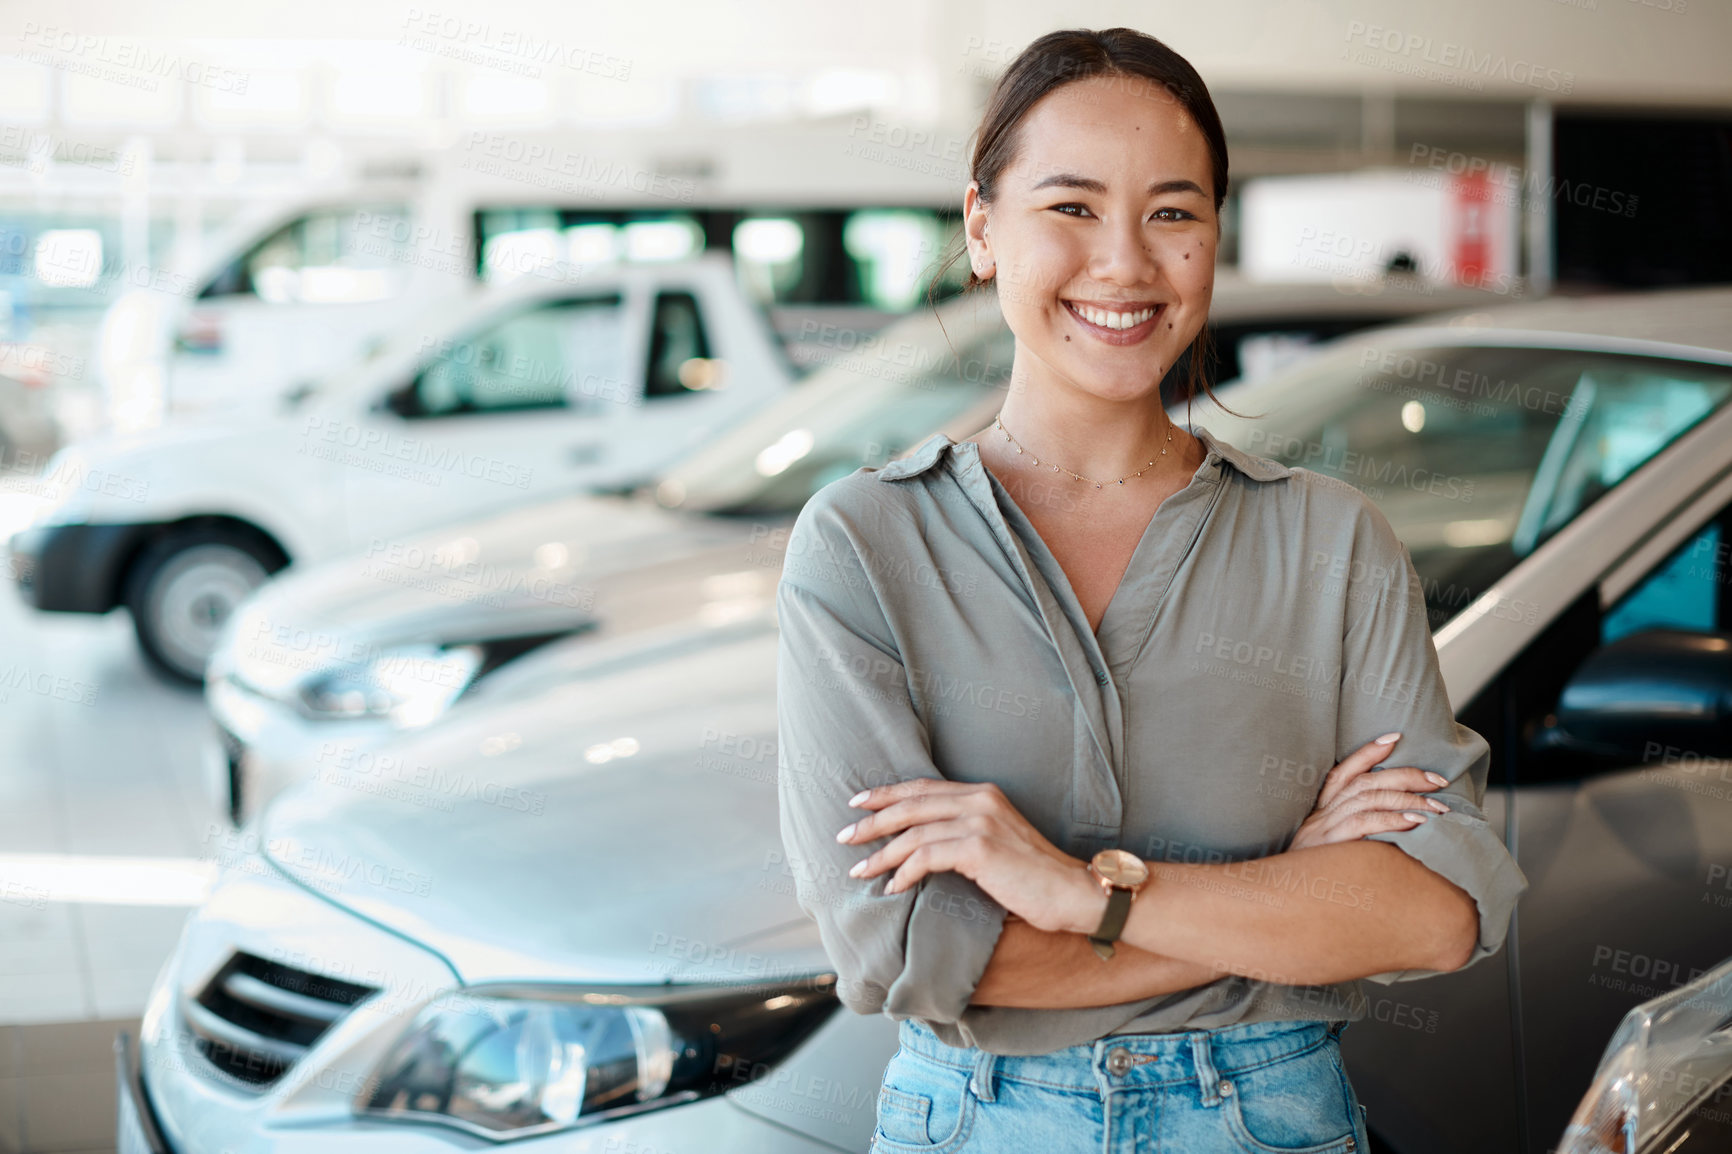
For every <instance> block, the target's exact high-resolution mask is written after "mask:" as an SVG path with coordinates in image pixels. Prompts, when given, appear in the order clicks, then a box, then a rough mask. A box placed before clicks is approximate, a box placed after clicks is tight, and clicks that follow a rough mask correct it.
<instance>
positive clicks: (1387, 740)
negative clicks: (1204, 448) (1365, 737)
mask: <svg viewBox="0 0 1732 1154" xmlns="http://www.w3.org/2000/svg"><path fill="white" fill-rule="evenodd" d="M1399 740H1401V734H1399V733H1386V734H1384V735H1383V736H1382V737H1380V738H1378V739H1377V740H1376V741H1374V742H1372V744H1373V745H1394V744H1395V743H1396V742H1397V741H1399Z"/></svg>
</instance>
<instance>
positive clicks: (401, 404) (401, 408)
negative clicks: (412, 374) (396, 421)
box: [373, 379, 421, 417]
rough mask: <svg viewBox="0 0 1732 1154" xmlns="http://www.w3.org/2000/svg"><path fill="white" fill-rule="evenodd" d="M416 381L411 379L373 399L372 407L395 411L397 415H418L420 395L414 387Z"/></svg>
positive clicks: (385, 411)
mask: <svg viewBox="0 0 1732 1154" xmlns="http://www.w3.org/2000/svg"><path fill="white" fill-rule="evenodd" d="M416 383H417V381H416V380H415V379H411V380H409V381H406V382H405V383H403V384H402V385H399V386H398V387H397V388H395V389H392V390H391V391H390V392H388V393H386V394H385V395H384V396H382V397H380V398H379V399H378V400H377V401H375V402H374V403H373V408H374V409H376V410H378V411H379V412H383V413H395V414H396V415H397V416H399V417H419V416H420V415H421V397H420V394H419V393H418V392H417V390H416V388H415V386H416Z"/></svg>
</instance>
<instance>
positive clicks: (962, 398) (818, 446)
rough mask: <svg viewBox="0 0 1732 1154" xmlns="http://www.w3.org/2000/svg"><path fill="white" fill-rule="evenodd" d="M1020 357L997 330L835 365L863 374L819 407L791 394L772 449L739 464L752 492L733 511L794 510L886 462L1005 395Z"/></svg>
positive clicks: (757, 447)
mask: <svg viewBox="0 0 1732 1154" xmlns="http://www.w3.org/2000/svg"><path fill="white" fill-rule="evenodd" d="M1015 351H1016V337H1015V336H1014V335H1013V334H1012V333H1011V331H1010V330H1009V329H1008V328H1005V327H1003V326H996V327H995V328H994V329H993V331H991V332H990V333H989V334H988V335H986V336H984V337H982V338H981V339H979V340H976V341H973V342H971V343H969V344H966V345H962V346H961V347H959V348H958V349H957V350H956V351H955V352H952V351H951V350H950V348H948V347H944V348H942V349H941V350H931V351H927V350H913V349H912V348H911V347H910V348H906V349H905V348H904V347H903V346H901V345H900V344H898V345H895V346H894V347H890V348H888V349H886V348H884V347H878V348H876V349H875V351H873V352H856V353H852V354H849V357H848V359H846V360H837V361H834V362H832V364H833V365H847V366H849V367H852V368H854V369H856V370H857V372H858V374H859V376H858V377H854V378H850V379H848V380H846V381H845V382H844V384H845V386H846V387H845V389H844V390H841V391H838V392H837V393H836V394H835V395H833V396H830V395H826V397H825V398H824V403H822V404H820V405H812V404H811V403H810V401H809V398H808V396H807V395H806V394H804V393H801V392H796V393H795V394H793V395H791V396H790V397H789V398H788V400H787V402H785V404H786V405H787V406H788V407H790V408H791V409H797V413H796V414H794V415H792V416H791V418H790V419H789V420H788V421H787V422H786V424H785V425H784V427H783V432H782V433H781V434H780V436H779V437H777V438H776V439H775V440H773V441H771V442H770V443H769V444H763V443H761V442H757V443H754V444H753V445H752V446H751V449H750V452H742V454H741V456H740V459H739V460H738V461H737V462H736V463H735V465H734V466H733V468H734V469H735V470H736V473H737V474H738V475H740V476H742V477H743V478H744V479H745V480H746V481H747V488H748V491H749V496H747V497H745V498H744V499H742V500H735V501H732V502H731V503H730V504H729V505H728V506H727V507H726V508H727V511H731V512H750V513H793V512H796V511H798V510H799V508H800V507H801V506H802V505H804V504H805V503H806V499H807V498H808V497H810V496H811V495H812V494H813V493H816V492H817V491H818V490H819V489H821V488H823V487H824V486H825V485H827V484H829V483H830V482H831V481H834V480H836V479H837V478H839V477H846V476H847V475H848V474H850V473H852V472H853V471H854V470H855V469H858V468H860V467H861V466H863V465H865V466H871V467H877V466H880V465H883V464H884V463H885V462H887V461H889V460H891V459H892V458H893V457H896V456H899V455H900V454H902V453H903V452H905V451H907V450H908V449H911V448H913V447H914V446H915V445H918V444H919V443H921V442H922V441H924V440H926V438H928V437H930V436H931V435H932V434H933V433H934V432H936V431H938V429H939V428H940V427H942V426H944V425H946V424H948V423H949V422H951V421H954V420H956V419H958V418H959V417H961V416H963V415H964V414H966V413H967V412H968V411H969V410H971V409H974V408H977V407H980V406H982V405H984V404H986V403H987V402H988V400H989V399H990V398H992V397H995V396H1001V395H1002V394H1003V392H1004V390H1005V388H1006V386H1007V385H1008V383H1009V380H1010V367H1011V360H1012V357H1013V356H1014V354H1015ZM880 353H882V354H883V355H879V354H880ZM862 378H864V379H862ZM726 488H727V490H728V491H729V492H734V491H736V490H735V487H734V486H727V487H726ZM701 504H702V503H701V502H698V501H694V502H693V506H694V507H700V506H701Z"/></svg>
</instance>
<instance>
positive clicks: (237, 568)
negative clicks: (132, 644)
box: [125, 526, 288, 685]
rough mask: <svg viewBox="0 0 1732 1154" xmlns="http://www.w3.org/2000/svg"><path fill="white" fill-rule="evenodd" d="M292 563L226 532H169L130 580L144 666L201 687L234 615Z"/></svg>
mask: <svg viewBox="0 0 1732 1154" xmlns="http://www.w3.org/2000/svg"><path fill="white" fill-rule="evenodd" d="M287 563H288V559H287V558H286V557H284V556H283V555H282V553H281V552H280V551H279V550H278V549H277V548H276V547H275V546H274V545H272V544H271V543H270V542H269V541H268V540H266V539H265V538H264V537H263V536H262V535H258V534H251V533H247V532H245V531H244V530H241V529H237V528H230V527H227V526H199V527H189V528H184V529H175V530H171V531H169V532H167V533H165V534H163V535H162V536H161V537H158V538H157V539H156V540H154V541H152V542H150V543H149V544H148V545H146V546H145V547H144V548H143V549H142V550H140V552H139V555H138V557H137V559H136V560H134V561H133V563H132V565H131V567H130V569H129V571H128V573H127V577H126V596H125V601H126V608H127V610H128V612H130V613H131V614H132V627H133V630H134V632H136V633H137V634H138V647H139V648H140V649H141V650H142V651H143V652H144V656H145V659H146V661H148V662H149V664H150V665H151V667H152V668H154V669H155V670H156V671H157V672H158V673H161V674H162V675H163V676H165V677H167V678H168V679H169V680H170V681H176V682H179V683H181V684H184V685H203V684H204V667H205V662H206V661H207V660H208V659H209V657H210V654H211V650H212V649H213V648H215V646H216V639H217V634H218V632H219V631H220V630H221V629H222V626H223V623H224V622H225V621H227V620H228V617H229V614H230V613H232V612H233V611H234V607H235V606H236V605H238V604H240V602H241V601H242V600H244V599H245V598H246V597H247V595H248V594H250V593H251V592H252V591H253V590H254V589H257V588H258V587H259V586H260V585H263V584H264V583H265V580H266V579H267V578H268V577H270V575H271V574H272V573H275V572H276V571H277V570H278V569H281V568H282V567H283V566H284V565H286V564H287Z"/></svg>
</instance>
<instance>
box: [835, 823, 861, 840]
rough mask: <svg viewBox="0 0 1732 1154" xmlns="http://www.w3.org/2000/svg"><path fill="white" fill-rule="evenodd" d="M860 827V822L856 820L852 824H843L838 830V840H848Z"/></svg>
mask: <svg viewBox="0 0 1732 1154" xmlns="http://www.w3.org/2000/svg"><path fill="white" fill-rule="evenodd" d="M859 827H860V823H859V822H854V823H853V824H852V825H845V826H843V827H842V828H841V829H839V830H837V831H836V840H837V841H847V840H848V839H849V838H851V837H853V836H854V831H855V830H856V829H858V828H859Z"/></svg>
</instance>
